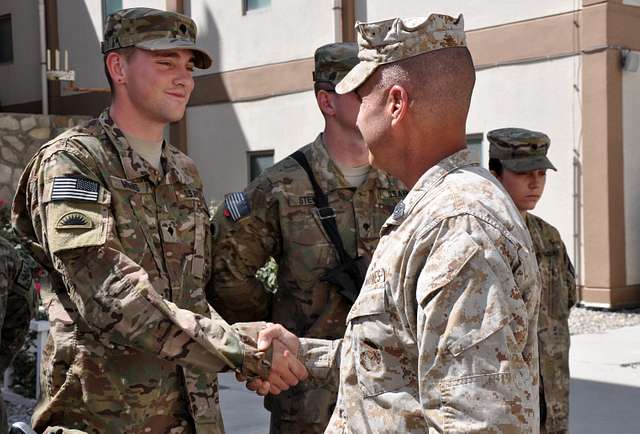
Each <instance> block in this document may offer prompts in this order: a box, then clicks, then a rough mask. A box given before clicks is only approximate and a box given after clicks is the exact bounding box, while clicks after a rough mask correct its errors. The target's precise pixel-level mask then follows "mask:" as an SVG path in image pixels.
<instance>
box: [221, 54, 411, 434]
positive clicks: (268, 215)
mask: <svg viewBox="0 0 640 434" xmlns="http://www.w3.org/2000/svg"><path fill="white" fill-rule="evenodd" d="M357 52H358V48H357V45H356V44H354V43H335V44H328V45H325V46H322V47H320V48H318V49H317V50H316V53H315V71H314V74H313V77H314V82H315V92H316V99H317V103H318V107H319V108H320V110H321V112H322V113H323V116H324V118H325V130H324V132H323V133H322V134H320V135H318V137H317V138H316V139H315V141H314V142H312V143H310V144H308V145H306V146H304V147H303V148H301V149H300V152H302V153H303V154H304V156H305V157H306V159H307V161H308V162H309V165H310V167H311V170H312V171H313V175H314V178H315V179H316V180H317V182H318V184H319V185H320V187H321V189H322V191H323V192H324V194H325V195H326V196H327V198H328V202H329V206H330V209H326V208H322V209H319V208H320V205H317V204H316V203H315V201H314V190H313V188H312V185H311V182H310V180H309V176H308V175H307V173H306V172H305V170H304V169H303V168H302V167H301V166H300V164H298V163H297V162H296V161H295V160H294V159H292V158H285V159H284V160H282V161H281V162H279V163H278V164H276V165H275V166H274V167H272V168H269V169H267V170H266V171H265V172H264V173H263V174H261V175H260V176H259V177H258V178H257V179H255V180H254V181H253V182H252V183H251V184H250V185H249V186H248V187H247V188H246V190H245V191H244V192H243V193H235V194H232V195H228V196H227V199H226V201H225V204H226V205H225V206H224V207H221V208H220V209H219V210H218V213H217V215H216V217H215V225H216V226H217V235H216V238H217V241H216V243H215V249H214V264H213V267H214V278H213V283H214V285H213V286H212V288H211V290H212V292H211V303H212V305H213V306H215V307H216V309H217V310H218V312H220V314H221V315H222V316H223V317H225V318H226V319H228V320H230V321H238V320H240V321H250V320H261V319H269V320H270V321H273V322H277V323H280V324H284V325H285V327H287V328H288V329H290V330H294V332H295V333H296V334H298V335H300V336H309V337H316V338H327V339H335V338H340V337H342V335H343V334H344V330H345V319H346V316H347V312H348V311H349V308H350V307H351V305H352V303H353V300H350V299H348V298H347V297H345V296H344V295H341V294H340V293H339V292H340V289H339V288H337V287H336V286H335V285H334V284H332V283H330V282H328V281H326V280H324V279H323V278H324V276H325V275H326V274H327V272H329V271H330V270H332V269H334V268H335V267H336V266H337V265H338V263H339V262H338V261H339V259H338V257H339V255H338V252H337V251H336V247H335V246H334V245H333V244H332V242H331V240H330V238H329V237H328V236H327V233H326V232H325V230H324V229H323V227H322V223H321V221H320V218H321V214H322V213H323V212H327V211H328V215H330V214H333V213H335V219H336V223H337V228H338V231H339V233H340V238H341V239H342V243H343V245H344V248H345V250H346V251H347V253H348V254H349V256H350V257H352V258H355V257H356V256H359V257H362V261H363V263H364V269H366V265H367V264H368V263H369V261H370V259H371V255H372V253H373V250H374V249H375V247H376V245H377V244H378V239H379V235H378V232H379V230H380V228H381V227H382V224H383V223H384V221H385V220H386V218H387V217H388V216H389V214H391V212H392V211H393V207H394V206H395V204H396V203H397V202H398V201H399V200H400V198H401V197H402V196H404V194H405V193H406V191H405V190H404V187H403V186H402V185H401V184H400V183H399V182H398V181H397V180H395V179H393V178H391V177H389V176H388V175H387V174H385V173H383V172H381V171H379V170H377V169H373V168H371V167H370V166H369V163H368V151H367V148H366V146H365V145H364V142H363V141H362V136H361V135H360V133H359V132H358V131H357V129H356V128H355V119H356V115H357V108H358V100H357V96H356V95H355V94H354V93H350V94H347V95H337V94H336V93H335V91H334V88H335V85H336V84H337V83H338V82H339V81H340V80H341V79H342V78H343V77H344V76H345V74H346V73H347V72H348V71H349V70H350V69H351V68H352V67H353V66H354V65H355V64H356V63H357V62H358V59H357V57H356V56H357ZM234 195H235V196H238V195H240V197H242V199H241V200H242V203H240V204H239V205H240V210H243V209H244V210H246V211H245V213H240V214H239V215H234V214H233V213H232V212H231V211H232V210H230V209H229V202H230V201H231V198H232V197H233V196H234ZM245 203H246V207H245ZM231 206H233V204H231ZM236 208H237V205H236ZM269 257H274V258H275V260H276V262H277V263H278V266H279V268H278V291H277V293H276V294H275V295H274V296H273V297H271V296H270V294H269V293H267V292H266V291H265V290H264V288H263V285H262V283H261V282H260V281H258V280H257V279H256V277H255V273H256V270H258V269H259V268H260V267H261V266H262V265H264V264H265V262H266V261H267V260H268V258H269ZM359 289H360V288H359V286H358V290H359ZM354 295H357V293H356V294H354ZM354 298H355V297H354ZM336 392H337V391H336V390H330V389H329V388H314V387H309V386H307V385H305V384H300V385H298V386H297V387H295V388H293V389H291V390H289V391H288V392H286V393H283V394H281V395H279V396H275V397H274V396H270V397H267V399H266V402H265V406H266V407H267V409H269V411H270V412H271V433H272V434H275V433H291V434H293V433H296V434H297V433H322V432H324V429H325V427H326V426H327V423H328V422H329V418H330V417H331V412H332V410H333V407H334V405H335V401H336Z"/></svg>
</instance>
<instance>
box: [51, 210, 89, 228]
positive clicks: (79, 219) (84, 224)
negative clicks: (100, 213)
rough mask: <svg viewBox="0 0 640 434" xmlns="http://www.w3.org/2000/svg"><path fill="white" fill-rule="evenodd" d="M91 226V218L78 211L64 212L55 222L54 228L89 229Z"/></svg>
mask: <svg viewBox="0 0 640 434" xmlns="http://www.w3.org/2000/svg"><path fill="white" fill-rule="evenodd" d="M92 227H93V223H92V222H91V219H90V218H89V217H87V216H86V215H84V214H82V213H81V212H78V211H72V212H68V213H66V214H65V215H63V216H62V217H60V219H59V220H58V223H56V229H91V228H92Z"/></svg>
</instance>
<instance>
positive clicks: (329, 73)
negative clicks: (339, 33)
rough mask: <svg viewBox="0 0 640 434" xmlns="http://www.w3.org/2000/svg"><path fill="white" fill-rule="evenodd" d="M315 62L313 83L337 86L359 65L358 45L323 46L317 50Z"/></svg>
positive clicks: (340, 43) (344, 43)
mask: <svg viewBox="0 0 640 434" xmlns="http://www.w3.org/2000/svg"><path fill="white" fill-rule="evenodd" d="M314 60H315V71H313V81H314V82H316V83H317V82H325V83H331V84H333V85H334V86H335V85H337V84H338V83H340V80H342V79H343V78H344V76H345V75H347V73H348V72H349V71H351V69H352V68H353V67H354V66H356V64H357V63H358V44H356V43H355V42H337V43H333V44H327V45H323V46H322V47H320V48H318V49H317V50H316V53H315V55H314Z"/></svg>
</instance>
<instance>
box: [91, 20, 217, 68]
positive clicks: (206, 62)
mask: <svg viewBox="0 0 640 434" xmlns="http://www.w3.org/2000/svg"><path fill="white" fill-rule="evenodd" d="M197 32H198V30H197V28H196V24H195V23H194V22H193V20H192V19H191V18H189V17H187V16H185V15H182V14H178V13H175V12H167V11H161V10H158V9H150V8H131V9H122V10H119V11H117V12H114V13H113V14H111V15H109V16H108V17H107V23H106V24H105V27H104V40H103V41H102V53H103V54H106V53H108V52H109V51H111V50H117V49H118V48H126V47H136V48H142V49H143V50H149V51H160V50H175V49H186V50H191V51H193V54H194V57H195V60H194V66H195V67H196V68H201V69H207V68H208V67H210V66H211V62H212V61H211V56H210V55H209V53H208V52H207V51H206V50H205V49H203V48H201V47H198V46H196V34H197Z"/></svg>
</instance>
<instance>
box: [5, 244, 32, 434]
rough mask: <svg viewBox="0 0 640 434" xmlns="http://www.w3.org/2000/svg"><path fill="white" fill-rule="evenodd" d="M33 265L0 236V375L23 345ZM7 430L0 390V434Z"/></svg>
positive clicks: (25, 335) (30, 303)
mask: <svg viewBox="0 0 640 434" xmlns="http://www.w3.org/2000/svg"><path fill="white" fill-rule="evenodd" d="M34 268H35V267H33V266H32V264H30V263H29V261H27V260H26V259H23V258H21V257H20V256H19V255H18V254H17V253H16V251H15V249H14V247H13V245H12V244H10V243H9V242H8V241H7V240H5V239H4V238H2V237H0V377H4V372H5V371H6V370H7V368H8V367H9V366H11V362H12V361H13V358H14V357H15V356H16V354H17V353H18V351H19V350H20V348H21V347H22V345H23V344H24V341H25V338H26V337H27V333H28V332H29V321H31V319H32V318H33V316H34V313H35V299H36V297H35V290H34V285H33V276H32V272H33V271H34ZM7 429H8V425H7V410H6V409H5V406H4V400H3V399H2V393H0V434H6V433H7Z"/></svg>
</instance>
